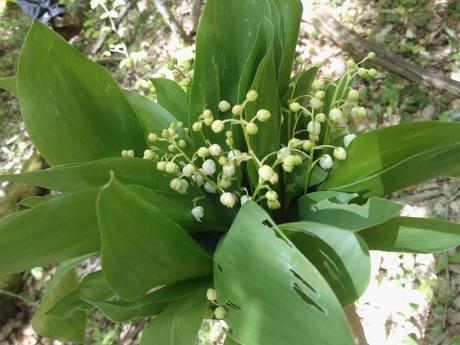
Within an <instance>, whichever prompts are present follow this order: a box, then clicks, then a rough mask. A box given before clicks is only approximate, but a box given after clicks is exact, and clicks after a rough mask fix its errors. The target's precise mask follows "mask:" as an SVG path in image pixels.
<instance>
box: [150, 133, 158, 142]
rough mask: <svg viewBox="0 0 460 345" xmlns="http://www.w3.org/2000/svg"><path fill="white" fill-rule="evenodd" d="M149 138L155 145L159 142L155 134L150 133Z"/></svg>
mask: <svg viewBox="0 0 460 345" xmlns="http://www.w3.org/2000/svg"><path fill="white" fill-rule="evenodd" d="M148 138H149V141H151V142H152V143H154V142H155V141H157V140H158V135H156V134H155V133H150V134H149V137H148Z"/></svg>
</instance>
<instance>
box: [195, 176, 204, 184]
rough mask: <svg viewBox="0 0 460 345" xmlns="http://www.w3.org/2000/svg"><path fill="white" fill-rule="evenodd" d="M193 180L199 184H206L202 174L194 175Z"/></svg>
mask: <svg viewBox="0 0 460 345" xmlns="http://www.w3.org/2000/svg"><path fill="white" fill-rule="evenodd" d="M192 181H193V182H195V183H196V184H197V185H198V186H202V185H204V178H203V176H201V175H200V174H195V175H193V176H192Z"/></svg>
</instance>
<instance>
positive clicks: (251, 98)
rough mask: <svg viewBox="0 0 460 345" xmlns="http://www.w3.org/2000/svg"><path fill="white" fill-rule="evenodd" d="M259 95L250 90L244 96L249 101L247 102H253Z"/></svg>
mask: <svg viewBox="0 0 460 345" xmlns="http://www.w3.org/2000/svg"><path fill="white" fill-rule="evenodd" d="M258 96H259V95H258V94H257V91H256V90H251V91H249V92H248V93H247V94H246V99H247V100H248V101H249V102H254V101H256V100H257V97H258Z"/></svg>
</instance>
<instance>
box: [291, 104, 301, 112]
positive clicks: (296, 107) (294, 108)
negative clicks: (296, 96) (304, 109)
mask: <svg viewBox="0 0 460 345" xmlns="http://www.w3.org/2000/svg"><path fill="white" fill-rule="evenodd" d="M289 109H290V110H291V111H293V112H294V113H297V112H299V111H300V109H301V108H300V104H299V103H298V102H292V103H291V104H289Z"/></svg>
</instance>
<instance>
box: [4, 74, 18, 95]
mask: <svg viewBox="0 0 460 345" xmlns="http://www.w3.org/2000/svg"><path fill="white" fill-rule="evenodd" d="M16 81H17V78H16V77H6V78H0V90H6V91H8V92H9V93H11V94H12V95H13V96H16V97H17V96H18V89H17V86H16Z"/></svg>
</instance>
